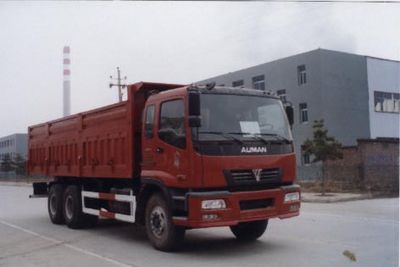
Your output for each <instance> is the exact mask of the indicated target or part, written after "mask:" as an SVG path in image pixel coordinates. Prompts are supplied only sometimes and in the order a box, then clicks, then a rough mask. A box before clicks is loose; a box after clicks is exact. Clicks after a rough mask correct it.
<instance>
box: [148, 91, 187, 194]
mask: <svg viewBox="0 0 400 267" xmlns="http://www.w3.org/2000/svg"><path fill="white" fill-rule="evenodd" d="M185 106H186V105H185V101H184V99H183V98H173V99H170V100H164V101H162V102H159V103H158V109H157V112H158V114H157V119H156V121H157V123H156V125H157V130H156V134H155V135H156V136H155V140H154V151H155V156H154V159H155V170H156V171H157V173H158V175H159V176H160V177H159V178H160V179H162V181H163V182H164V184H165V185H167V186H176V187H184V186H186V185H187V183H188V178H189V177H188V175H189V173H190V172H189V166H190V165H189V164H190V159H189V152H188V147H189V146H188V131H187V129H188V127H187V125H186V124H187V121H186V120H185V117H186V116H185V114H186V109H185Z"/></svg>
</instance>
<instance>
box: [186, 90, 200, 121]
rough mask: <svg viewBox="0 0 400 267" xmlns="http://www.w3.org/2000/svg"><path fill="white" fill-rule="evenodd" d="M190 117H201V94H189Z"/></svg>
mask: <svg viewBox="0 0 400 267" xmlns="http://www.w3.org/2000/svg"><path fill="white" fill-rule="evenodd" d="M189 116H190V117H192V116H200V93H198V92H193V91H190V92H189Z"/></svg>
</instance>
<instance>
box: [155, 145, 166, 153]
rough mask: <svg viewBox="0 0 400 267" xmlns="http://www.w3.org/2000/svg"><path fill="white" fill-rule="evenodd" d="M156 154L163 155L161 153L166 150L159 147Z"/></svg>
mask: <svg viewBox="0 0 400 267" xmlns="http://www.w3.org/2000/svg"><path fill="white" fill-rule="evenodd" d="M156 152H157V153H160V154H161V153H163V152H164V148H162V147H157V148H156Z"/></svg>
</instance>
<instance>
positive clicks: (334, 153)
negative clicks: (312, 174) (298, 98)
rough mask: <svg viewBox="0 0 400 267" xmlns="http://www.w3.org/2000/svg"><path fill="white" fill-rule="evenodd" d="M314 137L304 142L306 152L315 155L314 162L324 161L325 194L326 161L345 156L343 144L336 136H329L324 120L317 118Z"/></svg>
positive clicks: (323, 183) (323, 192) (323, 184)
mask: <svg viewBox="0 0 400 267" xmlns="http://www.w3.org/2000/svg"><path fill="white" fill-rule="evenodd" d="M313 131H314V132H313V136H314V137H313V139H312V140H309V139H307V140H306V141H305V142H304V143H303V149H304V153H307V154H310V155H313V156H314V159H313V161H312V162H322V184H321V188H322V192H321V194H322V195H323V196H324V195H325V162H326V161H327V160H336V159H341V158H343V154H342V150H341V148H342V145H341V144H340V143H339V142H338V141H336V140H335V138H333V137H331V136H328V130H327V129H325V128H324V120H316V121H314V124H313Z"/></svg>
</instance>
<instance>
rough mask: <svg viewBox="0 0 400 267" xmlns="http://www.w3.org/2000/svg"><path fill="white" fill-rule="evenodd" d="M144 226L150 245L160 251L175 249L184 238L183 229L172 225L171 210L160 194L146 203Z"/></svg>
mask: <svg viewBox="0 0 400 267" xmlns="http://www.w3.org/2000/svg"><path fill="white" fill-rule="evenodd" d="M145 224H146V233H147V237H148V238H149V240H150V242H151V244H152V245H153V247H155V248H156V249H158V250H161V251H173V250H175V249H177V248H178V247H179V246H180V245H181V243H182V242H183V239H184V237H185V229H184V228H182V227H178V226H175V225H174V224H173V222H172V215H171V209H169V208H168V205H167V203H166V201H165V199H164V198H163V196H162V195H161V194H155V195H153V196H151V197H150V199H149V201H148V202H147V205H146V215H145Z"/></svg>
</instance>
